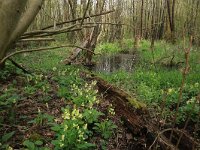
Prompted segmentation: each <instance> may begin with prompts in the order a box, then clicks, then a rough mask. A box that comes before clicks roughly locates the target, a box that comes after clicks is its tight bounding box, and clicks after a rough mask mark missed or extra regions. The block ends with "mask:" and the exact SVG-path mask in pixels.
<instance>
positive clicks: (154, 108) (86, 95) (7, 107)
mask: <svg viewBox="0 0 200 150" xmlns="http://www.w3.org/2000/svg"><path fill="white" fill-rule="evenodd" d="M122 44H124V46H123V48H124V49H120V48H119V46H116V44H111V43H110V44H102V45H100V46H98V47H97V52H100V53H102V54H104V53H107V52H108V51H110V52H111V53H113V52H114V53H118V52H120V51H121V50H123V51H126V50H130V49H132V46H133V45H132V41H130V40H127V41H125V42H124V43H122ZM163 45H167V44H166V43H162V42H161V43H158V44H157V45H156V48H155V51H154V60H153V59H152V53H151V51H149V48H148V47H149V46H150V45H149V42H147V41H144V42H142V43H141V48H140V49H139V50H138V52H137V53H138V55H139V57H140V59H139V60H138V62H137V65H136V66H135V69H134V70H131V71H130V72H127V70H117V71H114V72H101V73H97V74H98V75H99V76H101V77H102V78H103V79H105V80H107V81H108V82H110V83H112V84H114V85H115V86H117V87H120V88H122V89H124V90H125V91H127V92H128V93H129V94H130V95H132V96H133V97H135V99H136V100H139V101H141V102H142V103H146V105H147V107H148V111H149V114H150V116H146V117H147V118H150V119H152V120H153V122H154V123H155V124H157V125H158V127H159V129H160V130H162V129H166V128H169V127H170V126H171V121H169V120H170V119H172V118H173V115H174V114H173V113H174V112H173V109H174V102H176V100H177V99H178V98H177V97H178V95H179V92H178V91H179V88H180V83H181V80H182V74H181V73H180V70H181V67H182V66H179V62H184V57H182V56H184V54H182V52H180V51H177V52H176V53H177V54H176V53H174V50H175V49H176V48H177V49H178V48H179V47H178V46H176V47H174V46H173V47H172V46H168V45H167V46H166V48H165V49H164V50H162V49H163ZM179 49H180V48H179ZM68 54H69V50H66V49H61V50H56V51H51V52H38V53H33V54H24V55H21V56H20V57H16V58H15V59H16V61H17V62H19V63H21V64H22V65H23V66H24V68H26V69H27V68H28V69H29V70H30V71H31V72H34V73H33V74H32V75H27V74H24V73H23V72H22V71H21V70H20V69H16V68H15V67H14V66H13V65H12V64H11V63H10V62H8V63H7V65H6V68H5V70H4V71H3V72H1V74H0V87H1V89H0V116H1V118H0V137H2V138H0V148H1V149H5V148H8V147H13V148H14V149H30V150H35V149H53V147H54V149H56V148H57V149H127V150H128V149H138V150H140V149H147V147H148V146H150V145H149V144H150V143H147V139H146V137H144V136H143V135H142V134H141V135H133V134H132V132H131V131H130V130H129V129H130V128H128V126H126V125H125V124H124V122H123V121H122V120H121V118H120V117H119V116H120V113H119V112H120V111H118V112H117V111H115V102H114V103H113V101H114V100H113V97H114V96H112V95H108V93H107V90H108V89H107V90H103V91H101V89H99V91H101V92H100V93H97V91H96V90H97V89H98V87H97V84H96V82H95V81H92V80H90V79H88V77H87V75H85V74H84V73H83V72H82V71H83V70H84V71H85V68H83V67H76V66H64V65H62V63H61V61H62V60H64V59H65V58H66V57H67V56H68ZM166 54H167V56H168V57H167V58H165V57H163V56H166ZM180 54H181V55H180ZM172 55H175V56H176V57H175V59H173V60H172V59H171V56H172ZM161 58H162V59H161ZM198 58H199V52H198V51H197V50H196V49H193V50H192V54H191V71H190V74H189V75H188V77H187V84H186V85H187V86H186V88H185V90H184V94H183V95H184V97H183V99H184V101H183V103H182V104H181V107H180V108H181V109H180V110H181V111H180V112H179V116H180V117H178V122H179V124H177V126H180V128H181V126H183V125H184V122H185V121H186V118H187V117H188V116H187V112H188V111H189V112H191V113H192V115H191V116H192V118H190V124H189V125H188V127H187V129H188V131H189V134H190V135H191V134H192V136H193V137H194V138H195V139H197V138H198V137H200V136H199V133H198V130H196V128H197V129H198V127H199V126H198V125H199V124H198V118H199V116H198V115H199V114H200V113H199V108H200V107H198V106H197V107H196V105H195V109H193V110H194V111H191V108H194V107H191V105H190V104H193V103H194V101H195V100H194V98H196V96H197V94H198V93H199V89H200V88H199V84H200V78H199V74H200V72H199V71H200V66H199V63H200V62H198V61H199V59H198ZM30 60H32V62H31V63H30ZM96 60H98V58H96ZM171 60H172V61H173V63H172V64H170V65H172V66H168V65H169V62H171ZM153 62H154V63H155V62H156V63H158V65H157V64H156V67H155V66H154V65H153ZM181 64H182V63H181ZM164 91H167V93H168V94H167V95H168V96H167V101H166V106H165V107H163V108H162V107H160V104H163V101H162V100H163V94H162V93H163V92H164ZM133 93H134V94H133ZM135 93H136V95H135ZM187 101H190V102H187ZM186 104H187V105H186ZM195 104H196V103H195ZM130 105H131V104H130ZM172 106H173V107H172ZM192 106H193V105H192ZM118 110H119V108H118ZM138 115H143V114H142V113H141V114H140V113H138ZM192 123H194V124H195V127H194V126H193V125H192ZM66 127H67V129H68V130H67V129H66ZM191 128H192V130H191ZM194 130H195V131H194ZM80 135H81V137H80ZM69 137H70V138H69ZM94 144H95V145H94ZM63 146H65V147H63Z"/></svg>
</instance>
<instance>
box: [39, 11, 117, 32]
mask: <svg viewBox="0 0 200 150" xmlns="http://www.w3.org/2000/svg"><path fill="white" fill-rule="evenodd" d="M114 11H115V10H110V11H106V12H102V13H99V14H94V15H90V16H85V18H84V19H88V18H91V17H97V16H102V15H106V14H109V13H112V12H114ZM82 19H83V18H82V17H80V18H76V19H73V20H68V21H64V22H60V23H56V26H59V25H63V24H66V23H71V22H76V21H80V20H82ZM53 26H54V25H50V26H47V27H45V28H43V29H42V30H46V29H49V28H52V27H53Z"/></svg>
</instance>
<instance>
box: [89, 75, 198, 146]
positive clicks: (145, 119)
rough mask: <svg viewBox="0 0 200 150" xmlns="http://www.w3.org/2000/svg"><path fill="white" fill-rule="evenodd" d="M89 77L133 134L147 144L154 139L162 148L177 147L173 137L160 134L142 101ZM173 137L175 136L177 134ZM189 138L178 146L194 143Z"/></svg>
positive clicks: (97, 78)
mask: <svg viewBox="0 0 200 150" xmlns="http://www.w3.org/2000/svg"><path fill="white" fill-rule="evenodd" d="M89 78H90V79H92V80H95V81H97V86H98V88H99V92H100V93H101V94H105V98H106V99H107V100H109V101H110V102H111V103H112V104H113V105H114V107H115V112H116V114H117V115H119V117H121V118H122V120H123V121H124V124H125V125H126V127H127V128H128V129H129V130H130V131H131V132H132V133H133V134H134V135H140V136H141V137H142V138H144V137H145V139H146V143H147V146H150V145H151V144H152V143H153V142H154V141H155V139H156V143H158V145H160V148H161V149H163V150H165V149H174V150H175V149H177V148H176V143H172V142H173V141H174V139H172V142H170V140H169V138H168V137H167V135H165V134H160V133H162V131H160V129H159V127H158V124H159V123H158V122H157V123H156V122H155V121H152V120H151V118H150V117H149V114H148V110H147V106H146V105H145V104H144V103H142V102H139V101H138V100H136V99H135V98H133V97H132V96H131V95H129V94H128V93H127V92H125V91H124V90H122V89H120V88H118V87H116V86H113V85H112V84H110V83H108V82H107V81H105V80H103V79H102V78H100V77H98V76H95V75H93V74H92V75H91V76H90V77H89ZM174 138H177V136H176V137H174ZM187 139H188V140H187ZM191 139H192V138H191V137H190V136H188V137H186V136H183V141H181V143H180V146H179V147H185V148H189V147H188V146H191V145H192V144H193V143H195V142H194V140H191ZM186 141H187V142H186Z"/></svg>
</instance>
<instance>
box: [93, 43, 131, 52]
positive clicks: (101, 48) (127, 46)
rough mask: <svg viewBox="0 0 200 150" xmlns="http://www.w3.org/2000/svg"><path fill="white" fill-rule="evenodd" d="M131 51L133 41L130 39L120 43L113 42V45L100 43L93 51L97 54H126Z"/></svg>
mask: <svg viewBox="0 0 200 150" xmlns="http://www.w3.org/2000/svg"><path fill="white" fill-rule="evenodd" d="M132 49H133V40H132V39H124V40H122V41H118V42H114V43H109V42H106V43H101V44H98V45H97V47H96V49H95V51H96V53H98V54H102V55H104V54H109V55H111V54H116V53H119V52H126V51H130V50H132Z"/></svg>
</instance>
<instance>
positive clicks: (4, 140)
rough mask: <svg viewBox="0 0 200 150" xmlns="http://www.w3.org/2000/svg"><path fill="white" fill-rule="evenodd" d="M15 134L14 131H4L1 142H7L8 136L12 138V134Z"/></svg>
mask: <svg viewBox="0 0 200 150" xmlns="http://www.w3.org/2000/svg"><path fill="white" fill-rule="evenodd" d="M14 134H15V131H13V132H10V133H6V134H5V135H3V136H2V138H1V141H2V143H5V142H7V141H8V140H9V139H10V138H12V136H13V135H14Z"/></svg>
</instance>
